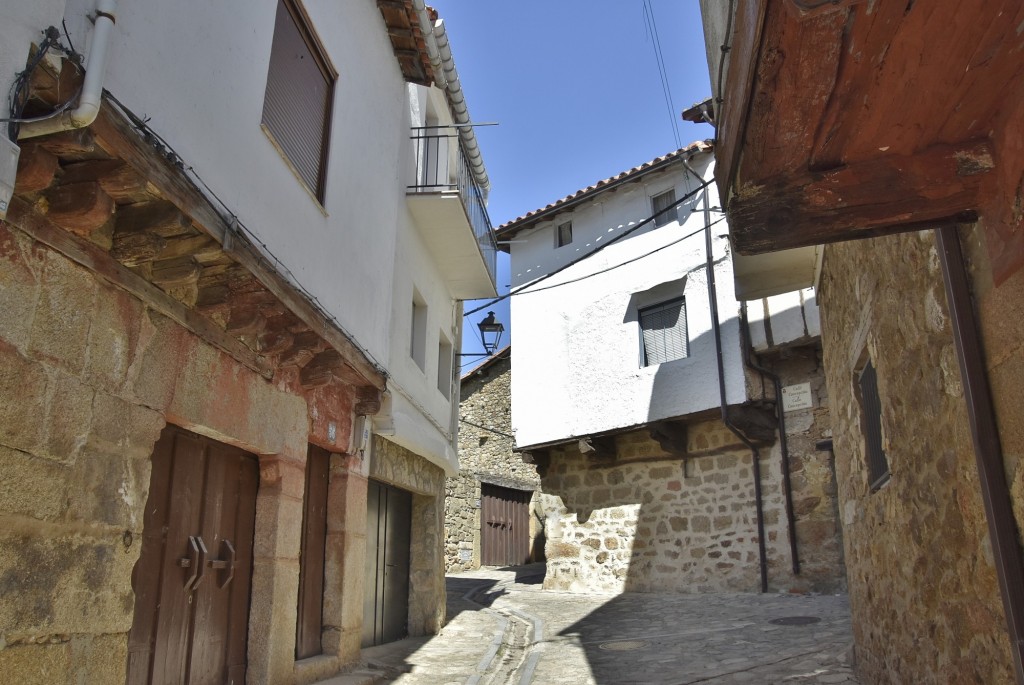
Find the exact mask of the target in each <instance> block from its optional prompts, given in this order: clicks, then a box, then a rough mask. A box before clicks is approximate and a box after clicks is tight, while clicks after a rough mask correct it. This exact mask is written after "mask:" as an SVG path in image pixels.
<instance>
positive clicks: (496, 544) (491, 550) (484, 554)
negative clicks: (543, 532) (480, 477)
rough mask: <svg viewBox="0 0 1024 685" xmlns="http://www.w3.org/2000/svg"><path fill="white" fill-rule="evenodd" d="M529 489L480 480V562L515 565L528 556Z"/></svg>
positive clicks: (528, 557)
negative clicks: (492, 483) (503, 486)
mask: <svg viewBox="0 0 1024 685" xmlns="http://www.w3.org/2000/svg"><path fill="white" fill-rule="evenodd" d="M532 495H533V493H531V492H530V491H528V490H513V489H511V488H502V487H499V486H497V485H491V484H490V483H481V484H480V563H481V564H482V565H483V566H518V565H520V564H525V563H527V562H528V561H529V560H530V498H531V496H532Z"/></svg>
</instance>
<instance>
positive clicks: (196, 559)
mask: <svg viewBox="0 0 1024 685" xmlns="http://www.w3.org/2000/svg"><path fill="white" fill-rule="evenodd" d="M178 566H180V567H182V568H187V569H191V570H192V574H191V575H189V577H188V578H186V579H185V592H192V591H194V590H195V589H196V588H197V587H199V583H201V582H203V574H204V573H205V572H206V543H204V542H203V538H202V537H200V536H198V535H189V536H188V556H187V557H182V558H181V559H178Z"/></svg>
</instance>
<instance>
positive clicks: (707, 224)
mask: <svg viewBox="0 0 1024 685" xmlns="http://www.w3.org/2000/svg"><path fill="white" fill-rule="evenodd" d="M683 164H684V165H685V167H686V169H687V170H688V171H689V172H690V173H691V174H693V176H694V178H696V179H697V181H698V182H701V183H703V180H702V179H701V177H700V175H699V174H698V173H697V172H696V171H694V170H693V167H691V166H690V163H689V161H688V160H685V159H684V160H683ZM704 253H705V255H706V260H707V265H706V266H707V275H708V300H709V302H710V304H711V330H712V332H713V333H714V336H715V358H716V360H717V362H718V396H719V398H720V401H721V410H722V423H724V424H725V427H726V428H728V429H729V430H730V431H732V434H733V435H735V436H736V437H737V438H739V439H740V442H742V443H743V444H744V445H746V446H747V448H748V449H750V459H751V470H752V471H753V474H754V507H755V512H756V515H757V552H758V557H759V560H760V570H761V592H768V557H767V553H766V551H765V542H764V500H763V498H762V494H761V461H760V455H759V454H758V450H757V446H756V445H754V443H752V442H751V441H750V440H749V439H748V438H747V436H745V435H744V434H743V433H742V432H741V431H740V429H739V428H737V427H736V425H735V424H733V423H732V421H731V420H730V419H729V401H728V399H727V397H726V394H725V360H724V355H723V353H722V328H721V324H719V322H718V291H717V288H716V286H715V262H714V260H715V258H714V254H713V253H712V249H711V203H710V202H709V198H708V190H707V188H705V189H704Z"/></svg>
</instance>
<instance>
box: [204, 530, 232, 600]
mask: <svg viewBox="0 0 1024 685" xmlns="http://www.w3.org/2000/svg"><path fill="white" fill-rule="evenodd" d="M221 547H222V548H223V549H226V550H227V554H224V555H223V556H224V558H223V559H210V560H209V561H208V562H206V565H207V566H209V567H210V568H212V569H214V570H215V571H217V573H218V575H219V574H220V573H221V572H223V571H227V574H226V575H225V577H224V578H222V579H221V581H220V582H219V583H217V587H219V588H220V589H221V590H223V589H224V588H226V587H227V586H228V584H229V583H230V582H231V581H232V580H233V579H234V577H235V546H234V545H232V544H231V541H230V540H221Z"/></svg>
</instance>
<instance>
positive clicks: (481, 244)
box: [406, 126, 498, 300]
mask: <svg viewBox="0 0 1024 685" xmlns="http://www.w3.org/2000/svg"><path fill="white" fill-rule="evenodd" d="M450 131H451V127H450V126H443V127H438V126H426V127H415V128H413V130H412V143H413V163H414V171H415V176H414V183H413V185H410V186H409V187H408V188H407V195H406V198H407V200H408V203H409V209H410V211H411V212H412V215H413V218H414V219H415V221H416V225H417V227H418V228H419V230H420V233H421V235H422V236H423V240H424V242H426V244H427V248H428V249H429V250H430V253H431V255H432V256H433V257H434V260H435V261H436V262H437V264H438V267H439V268H440V269H441V272H442V273H443V274H444V275H445V280H446V281H447V283H448V285H449V288H450V290H451V292H452V295H454V296H455V297H456V298H458V299H463V300H470V299H476V298H482V297H494V296H495V295H496V294H497V290H496V289H495V275H496V269H497V254H498V249H497V247H498V246H497V243H496V242H495V238H494V230H493V229H492V228H491V219H490V217H489V216H488V215H487V206H486V204H485V200H484V194H483V190H482V189H481V188H480V187H479V185H478V184H477V182H476V179H474V178H473V172H472V169H471V168H470V166H469V163H468V162H467V160H466V155H465V153H464V152H463V149H462V144H461V142H460V141H459V137H458V135H456V134H455V133H454V132H450Z"/></svg>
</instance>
